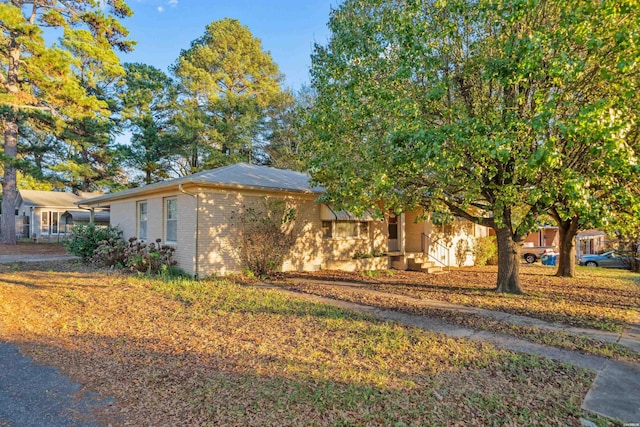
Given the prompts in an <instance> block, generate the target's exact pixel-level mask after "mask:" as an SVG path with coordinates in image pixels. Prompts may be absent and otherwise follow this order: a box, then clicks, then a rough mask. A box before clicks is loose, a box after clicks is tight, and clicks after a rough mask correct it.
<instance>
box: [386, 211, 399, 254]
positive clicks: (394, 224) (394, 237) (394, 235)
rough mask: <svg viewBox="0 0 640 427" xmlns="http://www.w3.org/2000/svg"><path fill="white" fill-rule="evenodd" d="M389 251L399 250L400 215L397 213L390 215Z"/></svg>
mask: <svg viewBox="0 0 640 427" xmlns="http://www.w3.org/2000/svg"><path fill="white" fill-rule="evenodd" d="M388 243H389V252H396V251H398V250H399V246H398V217H397V216H395V215H389V237H388Z"/></svg>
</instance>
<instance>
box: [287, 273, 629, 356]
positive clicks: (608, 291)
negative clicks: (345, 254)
mask: <svg viewBox="0 0 640 427" xmlns="http://www.w3.org/2000/svg"><path fill="white" fill-rule="evenodd" d="M496 271H497V270H496V267H494V266H486V267H466V268H461V269H453V270H452V271H451V273H450V274H442V275H430V274H426V273H421V272H413V271H395V270H393V271H389V272H386V274H385V272H367V274H363V273H349V272H336V271H320V272H314V273H303V274H298V273H296V274H291V275H289V276H288V279H287V281H286V283H287V286H288V287H289V288H290V289H294V290H298V291H302V292H307V293H313V294H317V295H323V296H329V297H333V298H339V299H344V300H347V301H353V302H358V303H363V304H367V305H373V306H378V307H381V308H385V309H399V310H401V311H405V312H409V313H414V314H421V315H425V316H429V317H437V318H442V319H444V320H446V321H449V322H452V323H456V324H460V325H462V326H465V327H470V328H475V329H483V330H489V331H493V332H499V333H506V334H510V335H515V336H518V337H521V338H525V339H528V340H530V341H534V342H538V343H542V344H549V345H554V346H557V347H562V348H566V349H570V350H580V351H584V352H587V353H591V354H595V355H601V356H606V357H614V358H617V359H622V360H631V361H634V362H640V353H638V352H634V351H632V350H629V349H627V348H625V347H622V346H620V345H618V344H615V343H604V342H600V341H596V340H593V339H587V338H584V337H579V336H572V335H569V334H567V333H563V332H551V331H548V330H544V329H540V328H536V327H531V326H517V325H511V324H508V323H504V322H500V321H495V320H489V319H486V318H482V317H479V316H470V315H465V316H461V315H460V314H459V313H458V312H455V311H448V310H444V309H431V308H424V307H423V306H421V305H420V304H418V303H415V304H411V303H408V302H399V301H398V300H397V299H396V298H393V297H389V298H384V297H375V298H372V297H371V296H370V295H367V294H366V293H365V292H362V291H359V290H358V289H348V288H347V289H345V288H344V287H339V286H335V287H331V286H318V285H313V284H305V283H300V282H299V281H297V280H296V279H297V278H298V277H305V278H315V279H327V280H340V281H347V282H354V283H364V284H366V288H371V289H375V290H378V291H383V292H388V293H390V294H396V295H406V296H410V297H413V298H417V299H423V298H425V299H433V300H439V301H446V302H450V303H454V304H461V305H467V306H473V307H480V308H485V309H489V310H496V311H503V312H506V313H512V314H517V315H523V316H529V317H534V318H538V319H542V320H546V321H550V322H558V323H562V324H566V325H572V326H577V327H585V328H593V329H599V330H603V331H613V332H620V331H622V330H623V328H624V327H625V326H627V325H628V324H630V323H633V322H638V307H640V275H639V274H637V273H631V272H629V271H626V270H616V269H611V270H607V269H601V268H595V269H594V268H588V267H578V277H576V278H574V279H567V278H560V277H555V276H554V275H553V274H554V273H555V269H553V268H550V267H541V266H535V265H524V264H523V265H521V275H520V277H521V282H522V287H523V290H524V292H525V294H524V295H509V294H498V293H496V292H494V289H495V282H496Z"/></svg>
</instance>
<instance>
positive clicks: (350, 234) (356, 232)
mask: <svg viewBox="0 0 640 427" xmlns="http://www.w3.org/2000/svg"><path fill="white" fill-rule="evenodd" d="M322 236H323V237H324V238H325V239H329V238H337V239H347V238H352V239H353V238H360V239H364V238H367V237H369V222H367V221H322Z"/></svg>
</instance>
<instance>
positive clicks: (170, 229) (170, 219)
mask: <svg viewBox="0 0 640 427" xmlns="http://www.w3.org/2000/svg"><path fill="white" fill-rule="evenodd" d="M164 239H165V241H166V242H167V243H175V242H177V241H178V200H177V199H165V229H164Z"/></svg>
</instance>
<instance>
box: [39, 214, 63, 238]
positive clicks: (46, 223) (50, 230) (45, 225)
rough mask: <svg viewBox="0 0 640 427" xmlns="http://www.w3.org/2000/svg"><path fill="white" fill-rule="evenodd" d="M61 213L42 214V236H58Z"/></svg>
mask: <svg viewBox="0 0 640 427" xmlns="http://www.w3.org/2000/svg"><path fill="white" fill-rule="evenodd" d="M59 222H60V212H51V211H42V212H41V213H40V234H58V224H59Z"/></svg>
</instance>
